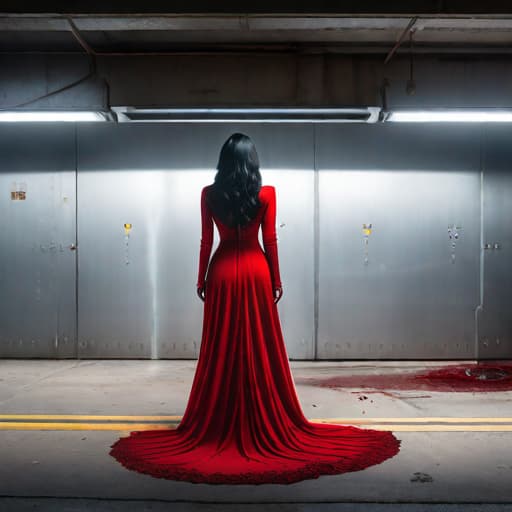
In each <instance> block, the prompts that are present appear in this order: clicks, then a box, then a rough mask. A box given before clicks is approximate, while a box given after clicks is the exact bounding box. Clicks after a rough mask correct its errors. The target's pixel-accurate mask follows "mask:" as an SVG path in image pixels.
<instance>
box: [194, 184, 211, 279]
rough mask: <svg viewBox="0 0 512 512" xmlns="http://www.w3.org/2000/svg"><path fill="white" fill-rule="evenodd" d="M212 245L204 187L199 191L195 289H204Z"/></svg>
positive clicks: (209, 215) (209, 216) (209, 217)
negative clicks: (199, 207) (199, 218)
mask: <svg viewBox="0 0 512 512" xmlns="http://www.w3.org/2000/svg"><path fill="white" fill-rule="evenodd" d="M212 245H213V218H212V214H211V212H210V209H209V208H208V205H207V204H206V187H203V190H202V191H201V243H200V249H199V269H198V272H197V287H198V288H204V285H205V276H206V270H207V268H208V262H209V260H210V254H211V251H212Z"/></svg>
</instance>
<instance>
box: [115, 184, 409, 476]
mask: <svg viewBox="0 0 512 512" xmlns="http://www.w3.org/2000/svg"><path fill="white" fill-rule="evenodd" d="M207 188H208V187H204V188H203V190H202V193H201V220H202V231H201V250H200V257H199V273H198V282H197V284H198V285H203V284H205V283H206V291H205V302H204V316H203V330H202V339H201V347H200V351H199V358H198V362H197V367H196V372H195V375H194V379H193V383H192V388H191V392H190V396H189V400H188V404H187V407H186V410H185V413H184V415H183V418H182V420H181V422H180V424H179V425H178V427H177V428H176V429H166V430H147V431H134V432H131V433H130V435H129V436H128V437H122V438H120V439H118V440H117V441H116V442H115V443H114V444H113V445H112V446H111V450H110V454H111V455H112V456H113V457H115V458H116V459H117V460H118V461H119V462H120V463H121V464H122V465H123V466H125V467H126V468H128V469H131V470H134V471H138V472H142V473H147V474H150V475H152V476H155V477H158V478H167V479H170V480H184V481H188V482H194V483H210V484H264V483H279V484H283V483H293V482H298V481H300V480H305V479H311V478H318V477H319V476H320V475H332V474H339V473H344V472H348V471H357V470H361V469H364V468H366V467H368V466H371V465H374V464H379V463H381V462H383V461H384V460H386V459H388V458H390V457H392V456H394V455H395V454H396V453H398V451H399V446H400V441H399V440H398V439H396V438H395V436H394V435H393V434H392V433H391V432H388V431H377V430H370V429H364V428H357V427H353V426H348V425H347V426H343V425H335V424H326V423H313V422H309V421H308V419H307V418H306V417H305V416H304V414H303V412H302V409H301V405H300V403H299V399H298V397H297V393H296V389H295V385H294V382H293V379H292V375H291V371H290V366H289V362H288V356H287V352H286V348H285V344H284V340H283V335H282V332H281V325H280V320H279V316H278V310H277V305H276V304H275V303H274V300H273V286H280V285H281V280H280V275H279V264H278V255H277V237H276V230H275V220H276V195H275V189H274V187H272V186H263V187H262V188H261V191H260V195H259V197H260V201H261V203H262V206H261V208H260V211H259V213H258V215H257V216H256V217H255V218H254V219H253V220H252V221H251V222H250V223H249V224H248V225H247V226H245V227H243V228H240V229H239V230H237V229H234V228H229V227H227V226H225V225H224V224H222V223H221V222H220V220H219V219H217V218H216V217H215V216H213V214H212V212H211V211H210V209H209V207H208V206H207V204H206V196H205V193H206V190H207ZM214 220H215V224H216V225H217V228H218V230H219V235H220V243H219V246H218V247H217V249H216V251H215V252H214V254H213V256H212V259H211V262H210V265H209V266H208V261H209V258H210V253H211V248H212V244H213V221H214ZM260 225H261V227H262V235H263V245H264V248H265V252H264V251H263V249H262V248H261V246H260V244H259V240H258V230H259V226H260ZM207 268H208V277H207V279H206V281H205V274H206V270H207Z"/></svg>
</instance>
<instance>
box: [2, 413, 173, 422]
mask: <svg viewBox="0 0 512 512" xmlns="http://www.w3.org/2000/svg"><path fill="white" fill-rule="evenodd" d="M181 418H182V416H110V415H100V416H98V415H89V414H0V420H4V419H5V420H11V419H12V420H16V419H26V420H39V419H45V420H64V419H70V420H134V421H152V420H163V421H169V420H170V421H178V420H181Z"/></svg>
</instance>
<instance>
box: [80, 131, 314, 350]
mask: <svg viewBox="0 0 512 512" xmlns="http://www.w3.org/2000/svg"><path fill="white" fill-rule="evenodd" d="M235 131H242V132H244V133H247V134H248V135H250V136H251V138H252V139H253V140H254V142H255V144H256V147H257V149H258V152H259V156H260V160H261V162H260V163H261V172H262V177H263V184H273V185H275V186H276V189H277V195H278V225H279V228H278V236H279V240H280V245H279V254H280V261H281V272H282V281H283V288H284V293H285V295H284V296H283V299H282V300H281V301H280V303H279V306H278V307H279V311H280V314H281V321H282V325H283V333H284V336H285V340H286V344H287V348H288V353H289V356H290V358H296V359H300V358H311V357H313V349H314V341H313V335H314V319H313V307H312V302H313V297H314V290H313V226H312V223H311V218H312V216H313V175H314V174H313V172H312V169H313V129H312V127H311V126H298V125H287V126H286V125H276V124H269V125H255V124H252V123H247V124H238V123H228V124H222V125H220V124H217V123H214V124H211V123H204V124H193V125H191V124H188V123H183V124H160V125H156V124H151V123H147V124H130V125H128V124H120V125H102V126H98V125H96V126H94V127H92V126H80V127H79V128H78V169H79V174H78V238H79V260H78V261H79V274H78V279H79V286H78V290H79V292H78V293H79V352H80V355H81V356H82V357H128V358H129V357H150V358H196V357H197V356H198V354H199V348H200V347H199V345H200V337H201V327H202V318H203V317H202V314H203V303H202V302H201V301H200V300H199V298H198V297H197V295H196V289H195V283H196V278H197V267H198V257H199V242H200V220H201V219H200V209H199V201H200V191H201V188H202V187H203V186H204V185H207V184H209V183H211V182H212V181H213V178H214V175H215V172H216V170H215V166H216V165H217V160H218V156H219V152H220V148H221V146H222V144H223V143H224V141H225V140H226V139H227V138H228V136H229V135H230V134H231V133H233V132H235ZM125 223H130V224H132V229H131V230H130V232H129V236H127V235H126V233H125V229H124V224H125ZM261 242H262V240H261V232H260V243H261ZM217 243H218V233H217V230H215V240H214V246H213V249H212V253H213V251H215V248H216V246H217ZM297 252H298V253H299V254H300V258H297V257H296V256H295V255H296V253H297Z"/></svg>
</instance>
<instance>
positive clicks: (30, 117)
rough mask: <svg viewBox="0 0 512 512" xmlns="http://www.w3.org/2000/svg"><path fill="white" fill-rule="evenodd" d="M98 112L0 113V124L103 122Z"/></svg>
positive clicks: (12, 111)
mask: <svg viewBox="0 0 512 512" xmlns="http://www.w3.org/2000/svg"><path fill="white" fill-rule="evenodd" d="M105 120H106V119H105V117H104V116H103V115H102V114H101V113H100V112H88V111H71V110H69V111H14V110H11V111H7V110H5V111H0V122H6V123H17V122H25V123H26V122H56V123H57V122H62V121H65V122H72V123H76V122H91V121H105Z"/></svg>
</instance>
